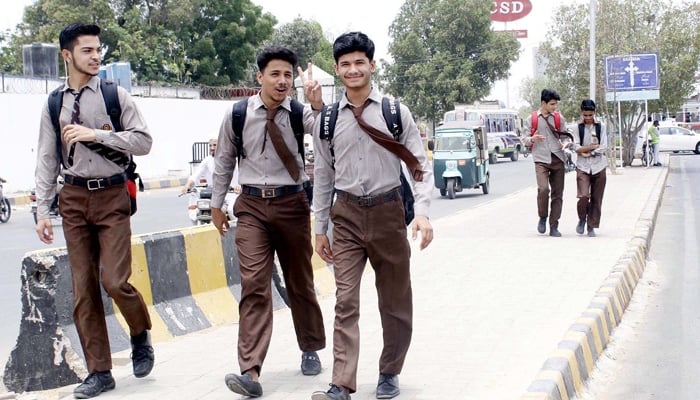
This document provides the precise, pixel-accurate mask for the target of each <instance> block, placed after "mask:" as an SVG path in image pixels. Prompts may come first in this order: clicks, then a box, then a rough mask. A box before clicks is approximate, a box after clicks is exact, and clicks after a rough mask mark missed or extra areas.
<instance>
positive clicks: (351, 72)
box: [334, 51, 375, 90]
mask: <svg viewBox="0 0 700 400" xmlns="http://www.w3.org/2000/svg"><path fill="white" fill-rule="evenodd" d="M334 68H335V73H336V75H338V76H339V77H340V80H341V81H343V84H344V85H345V87H346V88H348V89H354V90H357V89H362V88H366V87H369V86H370V79H371V78H372V73H373V72H374V69H375V62H374V60H372V61H370V60H369V59H368V58H367V55H366V54H365V53H364V52H361V51H354V52H352V53H347V54H343V55H342V56H340V57H338V63H337V64H335V66H334Z"/></svg>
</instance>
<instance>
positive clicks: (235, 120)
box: [231, 97, 304, 161]
mask: <svg viewBox="0 0 700 400" xmlns="http://www.w3.org/2000/svg"><path fill="white" fill-rule="evenodd" d="M291 108H292V112H291V113H290V114H289V122H290V123H291V124H292V130H293V131H294V138H296V140H297V148H298V150H299V154H300V155H301V158H302V161H303V160H304V105H303V104H302V103H300V102H298V101H296V100H294V99H292V101H291ZM247 110H248V98H247V97H246V98H244V99H241V100H240V101H237V102H235V103H234V104H233V112H232V113H231V119H232V121H231V124H232V126H233V144H234V146H236V152H237V153H238V159H239V161H240V159H241V158H246V154H245V149H244V148H243V125H244V124H245V116H246V111H247Z"/></svg>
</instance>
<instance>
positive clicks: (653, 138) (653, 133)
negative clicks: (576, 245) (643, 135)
mask: <svg viewBox="0 0 700 400" xmlns="http://www.w3.org/2000/svg"><path fill="white" fill-rule="evenodd" d="M659 142H661V140H660V138H659V121H658V120H654V122H653V123H652V124H651V126H650V127H649V144H651V152H652V154H653V158H654V166H655V167H660V166H661V163H660V162H659Z"/></svg>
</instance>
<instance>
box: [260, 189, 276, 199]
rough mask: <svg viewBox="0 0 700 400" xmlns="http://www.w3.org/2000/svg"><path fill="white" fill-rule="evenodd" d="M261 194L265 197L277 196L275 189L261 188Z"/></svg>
mask: <svg viewBox="0 0 700 400" xmlns="http://www.w3.org/2000/svg"><path fill="white" fill-rule="evenodd" d="M260 195H261V196H262V198H263V199H268V198H273V197H275V189H261V190H260Z"/></svg>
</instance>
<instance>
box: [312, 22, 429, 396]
mask: <svg viewBox="0 0 700 400" xmlns="http://www.w3.org/2000/svg"><path fill="white" fill-rule="evenodd" d="M333 57H334V58H335V66H334V68H335V73H336V75H338V76H339V77H340V79H341V80H342V82H343V85H344V86H345V95H344V96H343V98H342V99H341V100H340V103H339V109H338V110H339V111H338V115H337V120H336V124H335V134H334V136H333V139H332V143H333V149H334V150H333V151H334V155H333V156H332V155H331V149H330V146H329V143H328V141H327V140H325V139H321V137H320V135H319V134H320V130H321V124H322V121H321V118H319V119H318V120H317V121H316V127H315V128H314V150H315V152H316V154H315V155H316V158H315V160H314V175H315V181H314V215H315V218H316V222H315V232H316V252H317V253H318V254H319V255H320V256H321V258H323V259H324V260H325V261H326V262H328V263H333V264H334V268H333V270H334V274H335V283H336V288H337V289H336V305H335V324H334V333H333V376H332V380H331V387H330V390H328V391H327V392H323V391H321V392H315V393H314V394H313V395H312V399H314V400H325V399H330V400H339V399H349V398H350V393H354V392H355V391H356V390H357V368H358V357H359V352H360V332H359V326H358V320H359V317H360V280H361V278H362V273H363V272H364V270H365V265H366V263H367V260H368V259H369V261H370V263H371V265H372V268H373V269H374V272H375V275H376V279H375V286H376V289H377V294H378V297H379V313H380V315H381V323H382V329H383V337H384V349H383V350H382V354H381V356H380V359H379V381H378V384H377V393H376V396H377V398H380V399H390V398H393V397H396V396H397V395H398V394H399V392H400V390H399V381H398V375H399V374H400V373H401V369H402V368H403V364H404V360H405V358H406V354H407V352H408V348H409V345H410V342H411V333H412V328H413V304H412V291H411V279H410V247H409V242H408V240H407V228H406V223H405V220H404V209H403V203H402V201H401V198H400V195H399V187H400V181H399V175H400V169H401V159H399V157H397V156H396V155H395V154H394V153H393V152H391V151H389V150H387V149H386V148H384V147H382V146H380V145H379V144H378V143H377V142H375V141H374V140H373V139H372V138H370V136H369V133H368V132H367V131H366V130H365V129H368V130H374V131H376V133H375V134H377V135H386V137H387V138H389V139H390V140H391V141H392V143H395V142H393V141H394V137H393V134H392V133H391V132H389V130H388V128H387V126H386V123H385V120H384V117H383V115H382V106H381V103H382V96H381V95H380V93H379V91H378V89H377V88H376V87H373V86H372V83H371V77H372V73H374V71H375V68H376V62H375V60H374V43H373V42H372V40H370V39H369V38H368V37H367V35H365V34H363V33H360V32H351V33H346V34H343V35H341V36H339V37H338V38H337V39H336V40H335V42H334V43H333ZM363 110H364V112H363ZM400 114H401V124H402V126H403V127H404V129H403V133H402V134H401V135H400V144H401V145H403V146H404V147H405V148H406V149H408V151H409V152H410V153H411V154H413V156H414V157H415V158H416V159H417V160H418V163H419V166H418V167H415V168H413V169H412V171H411V175H412V178H413V179H411V181H413V192H414V195H415V219H414V220H413V232H412V237H413V239H414V240H415V239H416V238H417V235H418V232H420V233H421V236H422V237H421V242H420V249H421V250H422V249H424V248H426V247H427V246H428V245H429V244H430V242H431V241H432V239H433V228H432V226H431V225H430V222H429V220H428V216H427V215H428V208H429V206H430V197H431V194H432V191H433V188H432V181H433V179H432V172H431V170H430V167H429V164H428V160H427V157H426V154H425V149H424V148H423V143H422V141H421V138H420V134H419V132H418V128H417V127H416V124H415V122H414V121H413V118H411V112H410V110H409V109H408V108H407V107H406V106H405V105H403V104H402V105H401V106H400ZM355 115H357V116H355ZM360 124H363V127H361V125H360ZM332 158H334V160H335V161H333V159H332ZM414 166H415V164H414ZM421 174H422V177H421ZM334 193H335V194H336V195H337V200H336V202H335V204H332V199H333V195H334ZM329 215H330V219H331V220H332V221H333V224H334V228H333V245H332V247H331V245H330V242H329V239H328V236H327V231H328V225H329Z"/></svg>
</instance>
